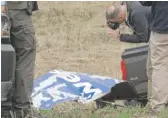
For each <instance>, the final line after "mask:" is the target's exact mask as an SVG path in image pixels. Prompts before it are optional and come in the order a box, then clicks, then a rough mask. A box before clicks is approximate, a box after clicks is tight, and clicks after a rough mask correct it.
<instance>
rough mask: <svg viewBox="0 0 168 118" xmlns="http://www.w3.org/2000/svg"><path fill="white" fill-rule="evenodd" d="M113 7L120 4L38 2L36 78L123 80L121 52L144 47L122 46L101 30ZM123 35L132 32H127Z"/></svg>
mask: <svg viewBox="0 0 168 118" xmlns="http://www.w3.org/2000/svg"><path fill="white" fill-rule="evenodd" d="M114 3H115V4H116V5H118V4H119V2H39V8H40V10H39V11H38V12H36V13H35V14H34V15H33V23H34V26H35V30H36V37H37V58H36V78H37V77H39V76H41V75H43V74H44V73H47V72H48V71H51V70H53V69H59V70H60V69H61V70H66V71H76V72H84V73H92V74H97V75H103V76H110V77H114V78H119V79H120V78H121V72H120V61H121V53H122V51H123V50H124V49H125V48H130V47H135V46H137V45H142V44H129V43H123V42H120V41H119V40H118V39H114V38H112V37H110V36H108V35H107V28H102V27H101V25H103V24H104V22H105V19H104V11H105V9H106V7H108V6H109V5H112V4H114ZM123 32H129V30H128V29H127V28H125V30H124V31H123ZM69 105H70V106H69ZM67 106H68V108H67ZM72 106H76V107H79V106H78V105H76V104H75V105H72V103H65V104H61V105H58V106H56V108H55V110H54V112H59V111H61V110H63V111H67V110H68V109H69V108H72ZM88 106H89V107H88ZM90 106H92V104H89V105H86V106H84V107H86V108H90ZM80 107H81V106H80ZM53 114H54V113H53Z"/></svg>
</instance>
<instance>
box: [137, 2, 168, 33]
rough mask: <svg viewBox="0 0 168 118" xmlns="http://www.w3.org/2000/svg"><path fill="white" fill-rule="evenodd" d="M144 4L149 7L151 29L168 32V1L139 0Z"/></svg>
mask: <svg viewBox="0 0 168 118" xmlns="http://www.w3.org/2000/svg"><path fill="white" fill-rule="evenodd" d="M140 3H141V4H142V5H144V6H152V8H151V25H150V29H151V31H154V32H157V33H163V34H164V33H168V1H141V2H140Z"/></svg>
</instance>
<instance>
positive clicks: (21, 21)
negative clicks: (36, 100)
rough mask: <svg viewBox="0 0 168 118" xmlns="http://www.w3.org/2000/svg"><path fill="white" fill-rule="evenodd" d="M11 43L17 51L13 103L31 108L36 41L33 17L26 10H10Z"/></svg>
mask: <svg viewBox="0 0 168 118" xmlns="http://www.w3.org/2000/svg"><path fill="white" fill-rule="evenodd" d="M9 17H10V21H11V43H12V45H13V47H14V48H15V51H16V73H15V90H14V97H13V103H14V106H15V107H16V108H21V109H22V108H29V107H30V104H31V93H32V87H33V81H34V70H35V56H36V39H35V30H34V27H33V24H32V19H31V16H29V15H27V13H26V10H9Z"/></svg>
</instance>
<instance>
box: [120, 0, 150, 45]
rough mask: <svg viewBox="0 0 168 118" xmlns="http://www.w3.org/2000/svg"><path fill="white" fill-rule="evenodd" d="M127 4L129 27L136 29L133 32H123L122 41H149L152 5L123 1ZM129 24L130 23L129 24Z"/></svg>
mask: <svg viewBox="0 0 168 118" xmlns="http://www.w3.org/2000/svg"><path fill="white" fill-rule="evenodd" d="M123 4H126V5H127V10H128V13H129V14H128V20H127V22H126V24H127V26H128V27H131V28H132V29H133V30H134V31H133V34H132V35H130V34H121V36H120V41H123V42H130V43H141V42H146V43H147V42H148V41H149V37H150V28H149V24H150V11H151V7H146V6H142V5H141V4H140V3H139V2H137V1H130V2H123ZM128 24H129V25H128Z"/></svg>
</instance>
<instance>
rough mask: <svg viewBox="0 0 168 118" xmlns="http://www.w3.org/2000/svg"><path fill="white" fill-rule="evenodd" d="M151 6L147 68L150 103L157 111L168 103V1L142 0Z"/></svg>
mask: <svg viewBox="0 0 168 118" xmlns="http://www.w3.org/2000/svg"><path fill="white" fill-rule="evenodd" d="M140 3H141V4H142V5H144V6H151V24H150V30H151V34H150V43H149V52H148V53H149V54H148V63H147V70H149V71H151V73H148V77H149V81H148V82H149V86H148V87H149V88H151V90H152V91H151V92H152V93H151V96H149V97H148V98H149V104H150V107H151V109H152V110H151V111H152V112H153V113H157V112H159V111H161V110H163V109H164V108H165V107H166V105H167V104H168V2H167V1H141V2H140Z"/></svg>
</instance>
